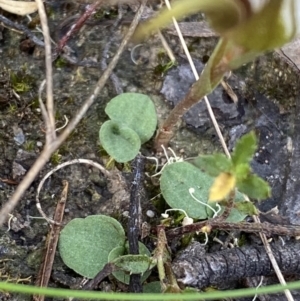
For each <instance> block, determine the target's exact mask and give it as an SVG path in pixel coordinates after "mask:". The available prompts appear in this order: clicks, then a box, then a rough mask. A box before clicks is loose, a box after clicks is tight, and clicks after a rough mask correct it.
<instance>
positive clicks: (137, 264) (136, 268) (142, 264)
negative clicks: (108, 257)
mask: <svg viewBox="0 0 300 301" xmlns="http://www.w3.org/2000/svg"><path fill="white" fill-rule="evenodd" d="M112 263H113V264H115V265H116V266H117V267H119V268H121V269H122V270H124V271H126V272H128V273H130V274H144V273H145V272H147V271H148V270H149V269H151V266H152V259H151V258H150V257H149V256H147V255H131V254H130V255H123V256H120V257H118V258H116V259H114V260H113V261H112Z"/></svg>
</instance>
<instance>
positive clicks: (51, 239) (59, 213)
mask: <svg viewBox="0 0 300 301" xmlns="http://www.w3.org/2000/svg"><path fill="white" fill-rule="evenodd" d="M63 186H64V188H63V191H62V193H61V197H60V200H59V201H58V203H57V206H56V210H55V214H54V221H55V222H56V224H54V225H51V231H50V233H49V236H48V239H47V247H46V253H45V258H44V261H43V263H42V265H41V268H40V271H39V275H38V277H37V281H36V285H37V286H40V287H47V286H48V282H49V279H50V276H51V271H52V266H53V261H54V257H55V252H56V247H57V243H58V238H59V233H60V228H61V226H59V225H60V224H61V223H62V220H63V216H64V210H65V205H66V201H67V195H68V187H69V183H68V182H67V181H63ZM44 299H45V297H44V296H34V297H33V300H34V301H44Z"/></svg>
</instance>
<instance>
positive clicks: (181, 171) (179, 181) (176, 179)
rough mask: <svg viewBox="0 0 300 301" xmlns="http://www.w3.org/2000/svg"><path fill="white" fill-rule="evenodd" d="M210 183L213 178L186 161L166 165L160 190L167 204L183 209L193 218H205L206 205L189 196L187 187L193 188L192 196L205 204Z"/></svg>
mask: <svg viewBox="0 0 300 301" xmlns="http://www.w3.org/2000/svg"><path fill="white" fill-rule="evenodd" d="M212 183H213V178H211V177H210V176H208V175H207V174H205V173H203V172H202V171H201V170H200V169H199V168H197V167H195V166H193V165H192V164H190V163H187V162H178V163H173V164H170V165H168V166H166V167H165V168H164V169H163V171H162V175H161V178H160V188H161V192H162V195H163V197H164V198H165V200H166V202H167V203H168V204H169V206H170V207H171V208H178V209H183V210H185V211H186V213H187V214H188V216H189V217H191V218H195V219H206V218H207V217H208V216H210V215H208V213H207V208H206V206H205V205H203V204H200V203H199V202H197V201H196V200H195V199H194V198H193V197H192V196H191V194H190V193H189V189H190V188H194V190H195V191H194V196H195V197H196V198H197V199H199V200H200V201H201V202H203V203H204V204H207V201H208V192H209V188H210V186H211V185H212Z"/></svg>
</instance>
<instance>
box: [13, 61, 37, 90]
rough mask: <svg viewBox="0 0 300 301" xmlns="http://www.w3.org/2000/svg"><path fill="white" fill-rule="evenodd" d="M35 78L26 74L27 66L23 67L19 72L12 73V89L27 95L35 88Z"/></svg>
mask: <svg viewBox="0 0 300 301" xmlns="http://www.w3.org/2000/svg"><path fill="white" fill-rule="evenodd" d="M35 81H36V80H35V78H34V77H33V76H31V75H29V74H28V73H27V72H26V66H23V67H21V69H20V70H19V71H17V72H13V71H11V72H10V82H11V85H12V88H13V89H14V90H15V92H17V93H25V92H28V91H29V90H31V89H32V88H33V85H34V83H35Z"/></svg>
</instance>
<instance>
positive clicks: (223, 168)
mask: <svg viewBox="0 0 300 301" xmlns="http://www.w3.org/2000/svg"><path fill="white" fill-rule="evenodd" d="M189 162H191V163H192V164H193V165H195V166H196V167H198V168H200V169H202V170H204V171H205V172H206V173H208V174H209V175H210V176H212V177H216V176H218V175H219V174H220V173H221V172H229V171H230V170H231V167H232V163H231V161H230V159H228V158H227V157H226V156H225V155H224V154H214V155H203V156H199V157H197V158H194V159H193V160H191V161H189Z"/></svg>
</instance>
